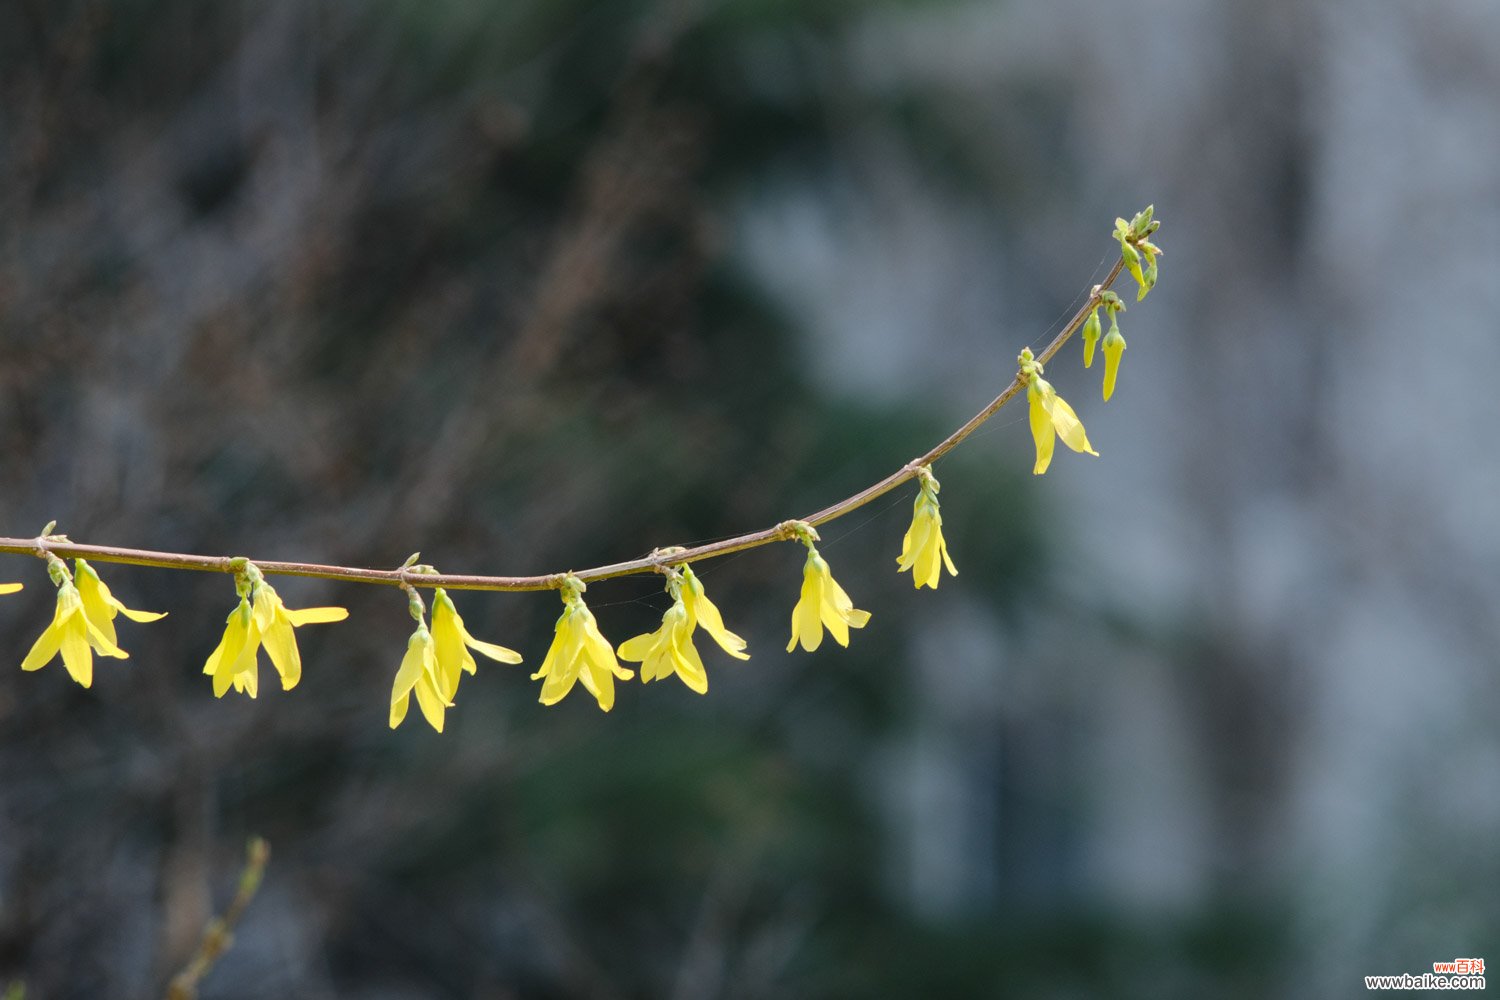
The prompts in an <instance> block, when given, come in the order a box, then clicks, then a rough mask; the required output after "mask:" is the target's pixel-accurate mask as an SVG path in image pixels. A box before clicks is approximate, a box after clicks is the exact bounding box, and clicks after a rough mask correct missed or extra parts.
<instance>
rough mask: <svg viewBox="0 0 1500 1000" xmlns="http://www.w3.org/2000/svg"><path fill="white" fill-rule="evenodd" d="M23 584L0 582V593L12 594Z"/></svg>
mask: <svg viewBox="0 0 1500 1000" xmlns="http://www.w3.org/2000/svg"><path fill="white" fill-rule="evenodd" d="M25 586H26V584H24V583H0V594H14V593H15V592H16V591H18V590H20V589H22V588H23V587H25Z"/></svg>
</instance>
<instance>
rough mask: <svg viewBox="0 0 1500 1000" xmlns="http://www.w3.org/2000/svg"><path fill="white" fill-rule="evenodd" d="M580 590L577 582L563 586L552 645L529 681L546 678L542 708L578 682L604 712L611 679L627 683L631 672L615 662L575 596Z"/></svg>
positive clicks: (610, 695)
mask: <svg viewBox="0 0 1500 1000" xmlns="http://www.w3.org/2000/svg"><path fill="white" fill-rule="evenodd" d="M570 579H571V578H570ZM581 590H583V584H582V583H581V582H579V581H577V580H572V582H571V583H568V584H565V585H564V586H563V588H562V600H563V604H564V608H563V613H562V616H561V617H560V618H558V619H557V626H556V628H555V629H554V630H553V637H552V646H551V648H549V649H548V650H547V658H546V659H544V660H543V661H542V666H541V668H540V669H539V670H537V672H536V673H534V674H532V675H531V679H532V680H540V679H541V678H543V677H545V678H546V680H545V681H543V682H542V695H541V698H540V701H541V703H542V704H543V705H555V704H557V703H558V702H559V701H562V699H563V698H564V697H565V696H566V695H567V693H568V692H569V691H571V690H573V685H574V683H576V682H577V681H580V680H581V681H583V686H584V687H585V688H587V689H588V692H589V694H591V695H593V696H594V697H595V698H596V699H598V701H599V707H600V708H602V709H604V711H606V712H608V711H609V710H610V709H611V708H613V707H614V704H615V680H614V679H615V678H616V677H618V678H620V679H621V680H626V681H628V680H630V678H632V677H634V676H635V671H633V670H630V669H627V668H625V667H622V666H620V662H619V661H618V660H617V659H615V651H614V647H612V646H611V645H610V644H609V643H608V642H607V641H606V640H605V638H604V636H602V635H600V634H599V625H598V623H597V622H595V621H594V614H593V612H592V611H590V610H589V609H588V605H586V604H584V603H583V598H581V597H580V596H579V591H581Z"/></svg>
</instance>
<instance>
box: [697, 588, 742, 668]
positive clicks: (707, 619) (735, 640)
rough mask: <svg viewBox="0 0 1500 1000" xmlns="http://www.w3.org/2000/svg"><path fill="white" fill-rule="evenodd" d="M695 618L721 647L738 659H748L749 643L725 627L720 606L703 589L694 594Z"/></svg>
mask: <svg viewBox="0 0 1500 1000" xmlns="http://www.w3.org/2000/svg"><path fill="white" fill-rule="evenodd" d="M692 610H693V618H694V619H695V621H696V622H697V623H698V624H699V625H701V626H703V631H705V632H707V633H708V636H709V638H710V639H712V640H713V641H714V642H716V643H718V645H719V648H720V649H722V650H724V652H726V653H728V654H729V655H730V656H732V657H734V658H735V659H737V660H748V659H750V654H749V653H747V652H745V647H746V646H747V645H749V643H747V642H745V640H744V639H743V638H742V637H741V636H738V635H736V634H735V633H733V632H731V631H729V629H727V628H725V627H724V617H723V616H722V615H721V614H719V608H718V606H717V605H716V604H714V602H713V601H710V600H709V599H708V595H707V594H705V593H702V592H701V590H700V591H699V592H698V593H696V594H694V596H693V608H692Z"/></svg>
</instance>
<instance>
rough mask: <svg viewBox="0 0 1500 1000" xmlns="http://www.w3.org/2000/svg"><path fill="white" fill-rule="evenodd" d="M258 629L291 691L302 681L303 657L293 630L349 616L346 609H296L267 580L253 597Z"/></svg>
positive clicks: (258, 585) (282, 680)
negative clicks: (284, 600) (286, 602)
mask: <svg viewBox="0 0 1500 1000" xmlns="http://www.w3.org/2000/svg"><path fill="white" fill-rule="evenodd" d="M251 605H252V607H253V609H254V617H255V629H256V631H257V632H259V633H260V641H261V645H263V646H265V647H266V652H267V653H268V654H269V655H270V657H271V664H272V666H274V667H275V668H276V672H277V673H278V674H280V675H281V688H282V690H283V691H290V690H291V689H292V688H294V687H296V686H297V682H298V681H300V680H301V679H302V654H301V652H300V651H298V649H297V637H296V636H295V635H294V634H293V633H292V629H293V628H299V627H301V626H303V625H314V624H321V623H324V622H341V621H343V620H344V619H345V618H348V617H349V612H348V611H347V610H346V609H344V608H302V609H300V610H293V609H292V608H289V607H287V606H286V605H285V604H282V603H281V598H280V596H278V595H277V593H276V588H274V587H272V586H271V585H270V584H269V583H266V582H265V581H264V580H262V581H260V582H259V583H257V584H256V585H255V590H254V594H253V596H252V598H251Z"/></svg>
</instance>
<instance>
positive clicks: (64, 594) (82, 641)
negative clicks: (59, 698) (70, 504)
mask: <svg viewBox="0 0 1500 1000" xmlns="http://www.w3.org/2000/svg"><path fill="white" fill-rule="evenodd" d="M59 565H61V564H59ZM60 572H63V573H66V569H63V570H61V571H60ZM95 650H98V651H99V653H100V654H101V655H103V656H112V657H114V658H115V659H117V660H124V659H127V658H129V656H130V654H129V653H127V652H125V650H123V649H121V648H120V647H118V646H116V645H115V644H114V642H112V641H111V640H110V638H109V636H107V635H105V634H104V633H103V632H101V631H100V630H99V628H98V626H96V625H95V624H94V623H93V622H91V621H89V617H88V615H87V613H85V611H84V609H83V598H81V597H80V596H79V595H78V588H77V587H75V586H74V585H73V581H71V580H68V579H66V578H63V579H61V580H60V581H59V583H58V586H57V610H55V611H54V612H53V613H52V623H51V624H50V625H48V626H47V627H46V628H45V629H43V630H42V634H41V635H40V636H39V637H38V638H37V640H36V642H35V643H34V644H33V645H32V647H31V652H29V653H27V654H26V659H25V660H23V661H22V662H21V669H22V670H40V669H41V668H42V667H45V666H46V665H47V664H49V663H51V662H52V658H53V657H55V656H56V655H57V654H58V653H59V652H61V653H62V660H63V666H65V667H67V668H68V673H69V674H71V675H72V677H73V679H74V680H75V681H77V682H78V683H79V684H82V685H83V686H84V687H88V686H90V685H91V684H93V683H94V651H95Z"/></svg>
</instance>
